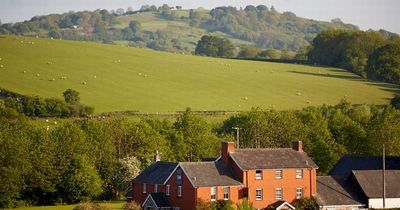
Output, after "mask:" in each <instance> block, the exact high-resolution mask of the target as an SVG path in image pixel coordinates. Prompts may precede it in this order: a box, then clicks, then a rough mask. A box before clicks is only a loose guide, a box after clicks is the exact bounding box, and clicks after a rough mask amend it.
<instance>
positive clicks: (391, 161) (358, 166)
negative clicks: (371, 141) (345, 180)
mask: <svg viewBox="0 0 400 210" xmlns="http://www.w3.org/2000/svg"><path fill="white" fill-rule="evenodd" d="M385 162H386V169H390V170H395V169H396V170H400V157H386V161H385ZM377 169H382V157H361V156H358V157H357V156H343V157H342V158H340V160H339V161H338V162H337V163H336V165H335V167H333V169H332V170H331V171H330V172H329V175H332V176H343V177H348V176H349V175H350V174H351V171H353V170H377Z"/></svg>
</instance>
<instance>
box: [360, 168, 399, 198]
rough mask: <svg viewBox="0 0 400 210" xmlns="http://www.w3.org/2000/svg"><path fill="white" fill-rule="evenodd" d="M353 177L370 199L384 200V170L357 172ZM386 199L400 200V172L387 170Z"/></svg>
mask: <svg viewBox="0 0 400 210" xmlns="http://www.w3.org/2000/svg"><path fill="white" fill-rule="evenodd" d="M353 175H354V177H355V178H356V180H357V182H358V184H359V185H360V187H361V188H362V190H363V191H364V193H365V195H366V196H367V197H368V198H382V197H383V196H382V170H355V171H353ZM385 175H386V176H385V178H386V197H388V198H400V170H386V173H385Z"/></svg>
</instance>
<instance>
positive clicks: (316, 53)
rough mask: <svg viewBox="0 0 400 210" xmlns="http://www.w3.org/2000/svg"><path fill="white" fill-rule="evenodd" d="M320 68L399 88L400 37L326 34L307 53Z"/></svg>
mask: <svg viewBox="0 0 400 210" xmlns="http://www.w3.org/2000/svg"><path fill="white" fill-rule="evenodd" d="M307 56H308V59H309V60H310V61H311V62H315V63H318V64H322V65H329V66H335V67H340V68H344V69H346V70H349V71H351V72H353V73H355V74H357V75H359V76H361V77H364V78H368V79H373V80H379V81H385V82H389V83H394V84H400V37H399V36H398V35H389V36H388V37H385V36H384V35H382V34H381V33H378V32H375V31H354V30H327V31H323V32H321V33H320V34H318V36H317V37H315V39H314V40H313V41H312V43H311V46H310V48H309V50H308V53H307Z"/></svg>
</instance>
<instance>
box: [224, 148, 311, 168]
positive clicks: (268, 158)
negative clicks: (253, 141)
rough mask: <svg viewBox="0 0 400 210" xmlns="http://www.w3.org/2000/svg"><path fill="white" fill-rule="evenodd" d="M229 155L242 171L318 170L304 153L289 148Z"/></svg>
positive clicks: (249, 150)
mask: <svg viewBox="0 0 400 210" xmlns="http://www.w3.org/2000/svg"><path fill="white" fill-rule="evenodd" d="M229 154H230V156H231V157H232V158H233V159H234V161H235V162H236V163H237V164H238V165H239V167H240V168H241V169H242V170H249V169H278V168H318V166H317V164H315V163H314V161H312V160H311V158H309V157H308V155H307V154H306V153H305V152H298V151H296V150H293V149H291V148H262V149H236V150H235V151H234V152H231V153H229Z"/></svg>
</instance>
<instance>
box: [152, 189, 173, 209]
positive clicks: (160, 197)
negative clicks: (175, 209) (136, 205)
mask: <svg viewBox="0 0 400 210" xmlns="http://www.w3.org/2000/svg"><path fill="white" fill-rule="evenodd" d="M150 196H151V197H152V199H153V201H154V203H156V205H157V207H159V208H162V207H171V204H170V203H169V201H168V199H167V197H166V196H165V193H161V192H160V193H150Z"/></svg>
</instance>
